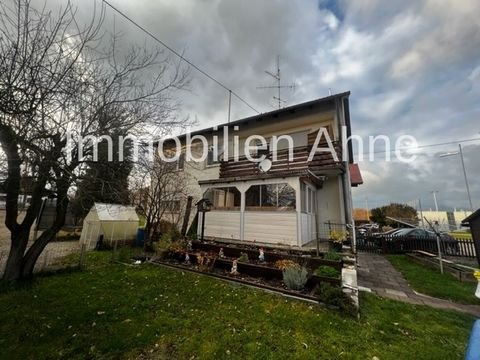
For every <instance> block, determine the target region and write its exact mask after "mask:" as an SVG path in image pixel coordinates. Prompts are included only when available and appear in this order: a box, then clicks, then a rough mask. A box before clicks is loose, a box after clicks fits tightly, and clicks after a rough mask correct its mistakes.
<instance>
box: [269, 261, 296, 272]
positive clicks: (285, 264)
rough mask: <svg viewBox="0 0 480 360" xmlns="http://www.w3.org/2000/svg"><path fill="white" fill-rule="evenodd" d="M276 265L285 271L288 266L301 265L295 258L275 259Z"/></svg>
mask: <svg viewBox="0 0 480 360" xmlns="http://www.w3.org/2000/svg"><path fill="white" fill-rule="evenodd" d="M275 267H276V268H277V269H280V270H282V271H283V270H285V269H286V268H288V267H300V265H299V264H297V263H296V262H295V261H293V260H277V261H275Z"/></svg>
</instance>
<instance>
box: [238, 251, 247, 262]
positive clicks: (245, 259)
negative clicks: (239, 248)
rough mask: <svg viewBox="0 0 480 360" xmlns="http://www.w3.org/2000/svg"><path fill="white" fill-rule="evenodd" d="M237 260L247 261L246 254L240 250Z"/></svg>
mask: <svg viewBox="0 0 480 360" xmlns="http://www.w3.org/2000/svg"><path fill="white" fill-rule="evenodd" d="M238 261H240V262H248V254H247V253H244V252H241V253H240V257H239V258H238Z"/></svg>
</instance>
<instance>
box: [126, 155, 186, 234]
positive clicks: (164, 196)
mask: <svg viewBox="0 0 480 360" xmlns="http://www.w3.org/2000/svg"><path fill="white" fill-rule="evenodd" d="M131 179H132V180H131V183H132V190H133V191H132V203H133V204H134V205H136V206H141V207H142V209H143V211H144V214H145V218H146V225H145V237H146V239H147V241H150V240H151V239H152V236H153V235H154V234H156V233H158V232H159V231H160V222H161V221H162V220H163V221H165V222H168V223H170V224H171V225H172V226H174V227H177V228H178V225H179V223H180V221H181V220H182V216H183V211H182V209H183V207H184V205H185V201H186V199H187V196H188V194H187V190H186V182H185V176H184V173H183V171H178V170H177V163H176V162H163V161H160V160H159V159H158V158H157V159H156V161H155V162H149V161H140V162H138V163H137V164H136V167H135V171H134V173H133V174H132V176H131Z"/></svg>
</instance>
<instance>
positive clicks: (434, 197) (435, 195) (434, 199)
mask: <svg viewBox="0 0 480 360" xmlns="http://www.w3.org/2000/svg"><path fill="white" fill-rule="evenodd" d="M431 193H432V195H433V203H434V204H435V211H436V212H438V203H437V193H438V190H433V191H431Z"/></svg>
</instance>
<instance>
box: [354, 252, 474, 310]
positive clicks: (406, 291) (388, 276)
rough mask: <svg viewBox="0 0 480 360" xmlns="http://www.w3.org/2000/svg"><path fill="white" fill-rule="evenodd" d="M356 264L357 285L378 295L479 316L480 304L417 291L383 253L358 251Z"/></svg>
mask: <svg viewBox="0 0 480 360" xmlns="http://www.w3.org/2000/svg"><path fill="white" fill-rule="evenodd" d="M357 265H358V268H357V276H358V285H359V286H361V287H364V288H369V289H371V290H372V292H374V293H375V294H377V295H378V296H381V297H385V298H389V299H394V300H398V301H402V302H406V303H409V304H415V305H427V306H431V307H434V308H437V309H447V310H456V311H460V312H463V313H468V314H472V315H475V316H477V317H480V305H464V304H458V303H454V302H452V301H448V300H443V299H437V298H433V297H430V296H427V295H423V294H420V293H417V292H416V291H414V290H413V289H412V288H410V286H409V285H408V283H407V281H406V280H405V279H404V278H403V276H402V274H400V273H399V272H398V271H397V270H396V269H395V268H394V267H393V266H392V264H390V262H389V261H388V260H387V259H386V258H385V257H384V256H383V255H379V254H370V253H364V252H359V253H358V256H357Z"/></svg>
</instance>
